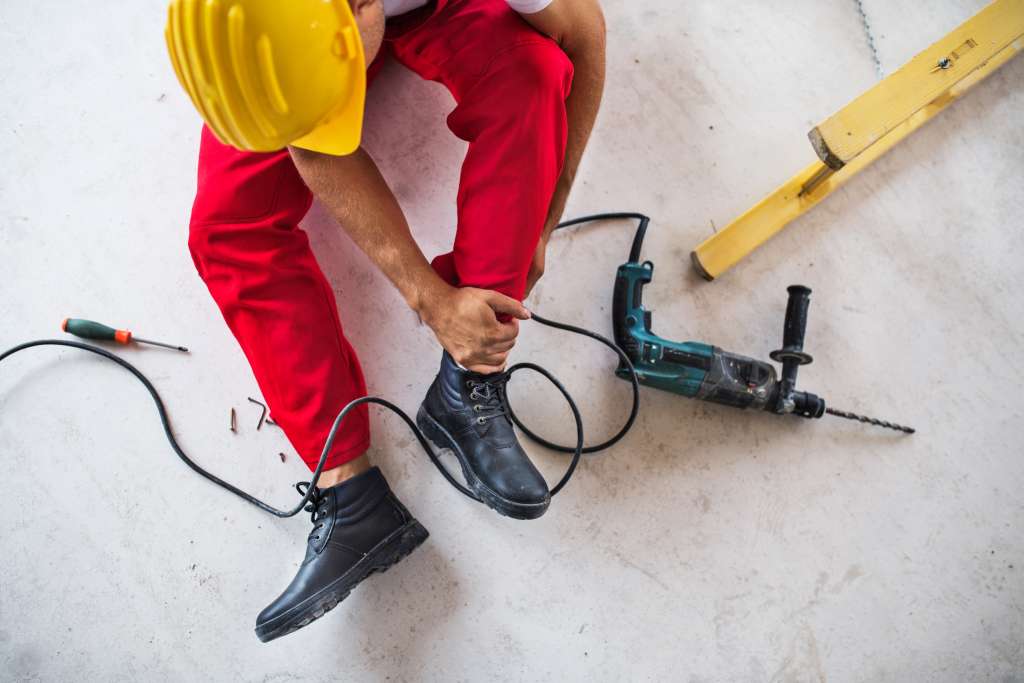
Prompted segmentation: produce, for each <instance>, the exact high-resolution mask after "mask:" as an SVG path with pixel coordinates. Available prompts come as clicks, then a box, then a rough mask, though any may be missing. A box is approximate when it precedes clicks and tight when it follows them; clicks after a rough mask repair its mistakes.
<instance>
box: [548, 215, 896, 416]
mask: <svg viewBox="0 0 1024 683" xmlns="http://www.w3.org/2000/svg"><path fill="white" fill-rule="evenodd" d="M601 217H602V218H634V219H637V220H638V221H639V225H638V226H637V230H636V235H635V236H634V238H633V246H632V248H631V249H630V252H629V261H627V262H626V263H623V264H622V265H621V266H619V269H618V272H617V273H616V275H615V289H614V291H613V294H612V326H613V330H614V333H615V343H616V344H617V345H618V346H619V348H621V349H622V350H623V351H624V352H625V353H626V355H627V356H628V357H629V359H630V361H632V364H633V369H635V372H636V379H637V381H639V382H640V384H645V385H647V386H651V387H655V388H657V389H663V390H665V391H671V392H672V393H675V394H680V395H682V396H687V397H689V398H696V399H699V400H703V401H712V402H714V403H721V404H723V405H727V406H732V407H734V408H746V409H753V410H767V411H770V412H773V413H775V414H777V415H789V414H792V415H799V416H800V417H808V418H810V417H815V418H817V417H821V416H823V415H826V414H828V415H835V416H837V417H842V418H846V419H849V420H857V421H859V422H864V423H867V424H872V425H876V426H879V427H885V428H888V429H895V430H897V431H901V432H905V433H907V434H913V433H914V429H913V428H911V427H905V426H903V425H898V424H894V423H892V422H887V421H885V420H877V419H875V418H871V417H865V416H863V415H856V414H854V413H850V412H846V411H842V410H836V409H834V408H830V407H828V406H826V405H825V400H824V399H823V398H821V397H820V396H817V395H815V394H812V393H810V392H808V391H798V390H797V388H796V377H797V371H798V370H799V368H800V366H801V365H807V364H808V363H810V362H811V361H812V360H813V359H812V358H811V355H810V354H808V353H807V352H805V351H804V333H805V331H806V329H807V309H808V306H809V305H810V297H811V290H810V289H809V288H807V287H804V286H802V285H793V286H791V287H789V302H788V303H787V305H786V319H785V324H784V327H783V339H782V348H781V349H778V350H776V351H773V352H772V353H771V354H770V356H771V358H772V360H775V361H778V362H780V363H782V373H781V376H779V375H778V374H777V373H776V371H775V366H773V365H772V364H771V363H767V362H764V361H759V360H755V359H753V358H748V357H747V356H741V355H739V354H736V353H730V352H729V351H723V350H722V349H720V348H718V347H717V346H712V345H710V344H705V343H702V342H692V341H687V342H674V341H669V340H667V339H664V338H662V337H659V336H658V335H657V334H655V333H654V332H652V331H651V311H649V310H647V309H645V308H644V304H643V288H644V285H647V284H649V283H650V282H651V280H652V279H653V277H654V264H653V263H651V262H650V261H641V260H640V250H641V247H642V246H643V241H644V235H645V234H646V232H647V225H648V223H649V222H650V218H648V217H647V216H645V215H643V214H639V213H617V214H602V216H601ZM593 218H594V217H584V218H582V219H577V221H578V222H583V221H585V220H588V219H593ZM577 221H570V222H568V223H566V224H563V225H571V224H574V223H576V222H577ZM632 372H633V370H631V369H630V368H628V367H626V366H625V365H624V364H621V363H620V365H619V368H618V370H617V371H616V374H617V375H618V376H619V377H622V378H623V379H628V380H631V379H632V377H633V375H632Z"/></svg>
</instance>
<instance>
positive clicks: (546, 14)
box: [522, 0, 605, 291]
mask: <svg viewBox="0 0 1024 683" xmlns="http://www.w3.org/2000/svg"><path fill="white" fill-rule="evenodd" d="M522 17H523V18H524V19H525V20H526V21H528V22H529V23H530V24H531V25H532V26H533V27H534V28H536V29H537V30H538V31H540V32H541V33H544V34H545V35H547V36H549V37H550V38H551V39H552V40H554V41H555V42H557V43H558V44H559V46H560V47H561V48H562V50H563V51H564V52H565V54H566V55H567V56H568V57H569V60H570V61H571V62H572V64H573V81H572V92H571V93H570V94H569V98H568V99H567V100H566V109H567V113H568V121H569V138H568V141H567V146H566V150H565V164H564V166H563V168H562V175H561V176H560V177H559V179H558V184H557V185H556V187H555V193H554V196H553V197H552V198H551V205H550V208H549V209H548V216H547V221H546V222H545V225H544V233H543V235H542V236H541V240H540V244H539V245H538V247H537V249H538V251H537V256H535V257H534V263H533V267H532V268H531V272H530V276H529V279H528V285H527V291H529V290H530V289H531V288H532V287H533V284H534V283H535V282H536V281H537V279H539V278H540V276H541V275H542V274H543V272H544V251H545V249H546V247H547V241H548V238H549V237H550V236H551V231H552V230H553V229H554V227H555V225H556V224H557V223H558V221H559V219H560V218H561V216H562V211H564V210H565V202H566V201H567V200H568V198H569V190H570V189H571V188H572V183H573V180H574V179H575V178H576V169H577V168H579V165H580V159H582V158H583V150H584V149H585V148H586V146H587V140H588V139H589V138H590V131H591V130H593V128H594V120H595V119H596V118H597V110H598V109H599V108H600V106H601V94H602V92H603V91H604V67H605V24H604V14H603V13H602V12H601V6H600V4H599V3H598V0H554V2H552V3H551V4H550V5H548V6H547V7H546V8H544V9H542V10H541V11H540V12H535V13H533V14H523V15H522ZM538 257H539V259H538ZM538 260H539V263H538Z"/></svg>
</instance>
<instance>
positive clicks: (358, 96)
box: [291, 46, 366, 156]
mask: <svg viewBox="0 0 1024 683" xmlns="http://www.w3.org/2000/svg"><path fill="white" fill-rule="evenodd" d="M360 51H362V48H361V46H360ZM355 78H356V82H355V83H354V84H353V85H354V87H353V94H352V97H349V98H348V100H347V101H346V102H345V103H343V104H342V105H341V106H340V107H338V108H337V109H335V110H334V111H333V112H331V113H330V114H329V115H328V116H327V118H326V119H325V120H324V121H323V122H322V123H320V124H318V125H317V127H316V128H314V129H313V130H311V131H310V132H309V133H307V134H306V135H303V136H302V137H301V138H299V139H297V140H294V141H292V143H291V144H292V145H293V146H294V147H300V148H302V149H308V150H309V151H311V152H319V153H321V154H330V155H332V156H345V155H348V154H351V153H352V152H354V151H356V150H357V149H359V142H360V140H361V139H362V136H363V112H364V109H365V107H366V65H365V62H364V60H363V59H362V58H361V57H360V59H359V60H358V64H357V68H356V76H355Z"/></svg>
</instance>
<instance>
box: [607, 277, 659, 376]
mask: <svg viewBox="0 0 1024 683" xmlns="http://www.w3.org/2000/svg"><path fill="white" fill-rule="evenodd" d="M653 272H654V265H653V264H651V263H650V262H646V263H635V262H632V261H631V262H629V263H624V264H622V265H621V266H619V270H618V272H617V273H616V274H615V287H614V289H613V290H612V328H613V332H614V333H615V344H616V345H617V346H618V347H619V348H620V349H622V350H623V351H625V352H626V355H627V356H629V358H630V360H631V361H633V362H634V363H635V362H637V361H638V360H639V358H640V349H641V345H640V341H639V340H638V339H637V337H636V333H638V332H640V331H644V332H650V331H651V313H650V311H645V310H644V303H643V289H644V285H645V284H647V283H648V282H650V281H651V277H652V273H653Z"/></svg>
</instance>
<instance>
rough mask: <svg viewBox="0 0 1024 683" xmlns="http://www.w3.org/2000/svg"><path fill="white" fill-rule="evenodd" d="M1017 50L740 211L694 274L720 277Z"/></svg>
mask: <svg viewBox="0 0 1024 683" xmlns="http://www.w3.org/2000/svg"><path fill="white" fill-rule="evenodd" d="M1022 49H1024V38H1022V39H1020V40H1018V41H1016V42H1014V43H1012V44H1010V45H1008V46H1006V47H1005V48H1004V49H1003V50H1002V51H1001V52H999V53H998V54H997V55H995V56H994V57H993V58H991V59H990V60H988V62H987V63H985V64H984V65H982V66H981V67H979V68H978V69H975V70H974V71H973V72H972V73H971V74H970V75H969V76H968V77H966V78H963V79H961V80H959V81H958V82H957V83H955V84H954V85H953V86H952V87H950V88H949V89H948V90H947V91H946V92H943V93H940V95H939V96H938V97H936V98H935V99H933V100H932V102H931V103H929V104H928V105H926V106H924V107H921V108H919V109H918V110H917V111H916V112H915V113H914V114H913V115H912V116H910V117H909V118H907V119H905V120H904V121H902V122H901V123H899V124H897V125H896V126H894V127H893V128H892V129H891V130H890V131H889V132H888V134H886V135H885V136H883V137H882V138H881V139H879V140H877V141H876V142H875V143H874V144H872V145H871V146H870V147H868V148H867V149H866V150H865V151H864V152H863V153H861V154H860V155H858V156H857V157H856V158H854V159H853V160H852V161H851V162H850V163H848V164H846V165H845V166H843V167H842V168H841V169H839V170H838V171H835V172H834V173H833V174H832V175H831V176H829V177H827V178H826V179H825V180H823V181H822V182H821V183H820V184H818V185H816V186H815V187H814V188H813V189H811V190H810V191H808V192H806V193H804V194H803V195H802V196H801V194H800V192H801V189H802V188H803V187H804V186H805V185H806V184H807V183H808V181H809V180H811V178H813V177H814V176H815V174H817V173H818V172H819V171H821V170H822V169H824V168H825V165H824V164H823V163H822V162H821V161H815V162H814V163H813V164H811V165H809V166H808V167H807V168H805V169H803V170H802V171H800V172H799V173H797V174H796V175H795V176H793V177H792V178H790V179H789V180H788V181H786V183H784V184H783V185H782V186H781V187H779V188H778V189H776V190H775V191H774V192H772V193H771V194H769V195H768V196H767V197H765V198H764V199H762V200H761V201H760V202H758V203H757V204H756V205H754V206H753V207H752V208H750V209H748V210H747V211H746V213H744V214H743V215H741V216H740V217H739V218H737V219H736V220H734V221H732V222H731V223H729V225H727V226H725V227H724V228H723V229H721V230H719V231H718V232H717V233H715V234H714V235H712V236H711V237H709V238H708V239H706V240H704V242H702V243H701V244H700V245H699V246H698V247H697V248H696V249H694V251H693V252H692V253H691V258H692V259H693V264H694V266H695V267H696V269H697V271H698V272H699V273H700V274H701V275H702V276H704V277H705V278H706V279H708V280H713V279H714V278H716V277H718V276H719V275H721V274H722V273H724V272H725V271H726V270H728V269H729V268H731V267H732V266H733V265H735V264H736V263H737V262H738V261H739V260H740V259H742V258H743V257H745V256H746V255H747V254H749V253H750V252H752V251H753V250H754V249H756V248H757V247H759V246H761V245H762V244H764V242H765V241H767V240H768V239H769V238H770V237H771V236H772V235H774V234H775V233H777V232H779V231H780V230H782V228H784V227H786V225H787V224H789V222H790V221H792V220H793V219H795V218H797V217H798V216H800V215H801V214H803V213H805V212H806V211H808V210H809V209H810V208H811V207H813V206H814V205H816V204H817V203H818V202H820V201H821V200H823V199H824V198H825V197H827V196H828V195H829V194H831V193H832V192H833V191H834V190H835V189H837V188H839V187H840V186H842V185H843V183H845V182H846V181H847V180H849V179H850V178H851V177H853V176H854V175H856V174H857V172H858V171H860V170H861V169H863V168H865V167H867V166H869V165H870V164H871V163H872V162H873V161H874V160H875V159H877V158H878V157H880V156H882V155H883V154H885V153H886V152H887V151H888V150H890V149H891V148H892V147H893V146H895V145H896V144H897V143H898V142H899V141H900V140H902V139H903V138H905V137H907V136H908V135H910V134H911V133H913V132H914V131H915V130H917V129H918V128H920V127H921V126H922V125H924V124H925V123H927V122H928V121H929V120H930V119H932V118H934V117H935V116H936V115H937V114H938V113H939V112H941V111H942V110H943V109H945V108H946V107H948V106H949V105H950V104H952V103H953V102H954V101H956V100H957V99H958V98H960V97H962V96H963V95H964V94H965V93H966V92H967V91H968V90H970V89H971V87H972V86H974V85H975V84H977V83H978V82H980V81H981V80H983V79H984V78H985V77H986V76H988V75H989V74H990V73H992V72H994V71H996V70H997V69H998V68H999V67H1000V66H1002V65H1003V64H1005V63H1006V62H1007V61H1008V60H1009V59H1010V58H1011V57H1013V56H1014V55H1016V54H1017V53H1018V52H1020V51H1021V50H1022Z"/></svg>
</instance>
